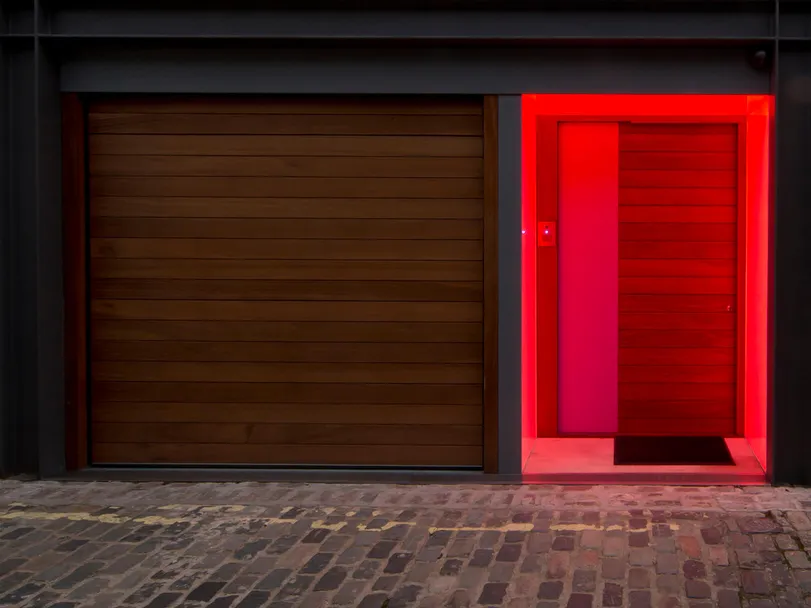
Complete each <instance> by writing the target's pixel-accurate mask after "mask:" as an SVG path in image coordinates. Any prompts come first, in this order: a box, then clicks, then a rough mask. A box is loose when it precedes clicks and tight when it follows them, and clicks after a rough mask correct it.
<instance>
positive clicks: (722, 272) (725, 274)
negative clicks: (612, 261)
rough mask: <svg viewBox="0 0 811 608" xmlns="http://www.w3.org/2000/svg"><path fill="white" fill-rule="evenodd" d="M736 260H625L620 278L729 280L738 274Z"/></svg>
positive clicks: (621, 265) (621, 266) (621, 264)
mask: <svg viewBox="0 0 811 608" xmlns="http://www.w3.org/2000/svg"><path fill="white" fill-rule="evenodd" d="M736 271H737V260H735V259H709V260H705V259H701V258H696V259H692V260H689V259H677V260H667V259H665V260H655V259H644V260H623V259H620V262H619V276H620V277H650V278H667V277H693V278H698V277H712V278H729V277H734V276H736V274H737V272H736Z"/></svg>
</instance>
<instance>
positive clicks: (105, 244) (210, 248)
mask: <svg viewBox="0 0 811 608" xmlns="http://www.w3.org/2000/svg"><path fill="white" fill-rule="evenodd" d="M90 255H91V256H92V257H105V258H137V259H159V258H182V259H197V260H210V259H213V260H222V259H226V260H262V259H264V260H335V259H346V260H415V261H416V260H437V261H441V260H481V259H482V257H483V247H482V243H481V241H458V240H457V241H420V242H417V243H415V242H414V240H413V239H412V240H393V239H392V240H388V241H386V240H371V239H355V240H317V239H312V240H308V239H298V240H290V239H240V240H237V239H146V238H143V239H125V238H119V239H102V238H93V239H91V241H90ZM205 263H206V262H200V261H198V264H200V265H204V264H205Z"/></svg>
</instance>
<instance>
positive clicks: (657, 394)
mask: <svg viewBox="0 0 811 608" xmlns="http://www.w3.org/2000/svg"><path fill="white" fill-rule="evenodd" d="M619 399H620V410H622V403H623V402H625V401H647V402H649V403H652V402H662V401H671V400H678V401H682V400H684V401H692V400H696V399H698V400H708V399H709V400H719V401H720V400H724V401H725V402H726V403H727V404H728V405H729V407H734V400H735V385H734V384H731V383H729V382H719V383H717V384H709V383H700V382H676V383H666V382H653V383H648V384H645V383H631V382H624V383H621V384H620V385H619ZM730 411H731V410H730Z"/></svg>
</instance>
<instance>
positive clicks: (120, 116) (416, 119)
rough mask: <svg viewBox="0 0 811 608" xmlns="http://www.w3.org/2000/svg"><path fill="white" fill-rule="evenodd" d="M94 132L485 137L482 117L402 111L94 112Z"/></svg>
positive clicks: (91, 121) (91, 122)
mask: <svg viewBox="0 0 811 608" xmlns="http://www.w3.org/2000/svg"><path fill="white" fill-rule="evenodd" d="M88 129H89V131H90V133H92V134H95V133H123V134H144V135H156V134H161V135H162V134H172V135H259V134H261V135H468V136H475V137H481V135H482V119H481V117H478V116H454V115H436V116H432V115H429V114H422V115H411V116H409V115H397V114H299V115H296V114H291V115H286V116H285V115H279V114H264V115H256V114H218V115H217V118H216V120H211V118H210V117H209V116H206V115H199V114H162V113H161V114H158V113H145V114H132V113H126V114H125V113H110V114H101V113H98V112H91V113H90V115H89V116H88Z"/></svg>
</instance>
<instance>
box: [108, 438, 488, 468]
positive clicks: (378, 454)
mask: <svg viewBox="0 0 811 608" xmlns="http://www.w3.org/2000/svg"><path fill="white" fill-rule="evenodd" d="M481 453H482V448H481V446H403V445H388V446H380V445H378V446H368V445H362V446H348V445H347V446H335V445H326V446H317V445H295V444H293V445H280V444H266V445H250V444H240V445H234V444H230V445H229V444H221V443H215V444H206V443H193V444H192V443H185V444H183V443H147V442H142V443H100V442H97V443H96V444H95V445H94V448H93V456H94V458H95V459H96V462H98V463H99V464H133V463H135V464H137V463H154V464H164V465H168V464H211V463H213V464H230V465H239V464H255V463H262V462H272V463H275V464H280V465H284V464H291V465H300V464H304V465H336V466H357V465H368V464H369V463H374V464H375V466H378V467H386V466H413V467H422V466H436V463H442V465H444V466H447V467H461V466H481V461H482V456H481Z"/></svg>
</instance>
